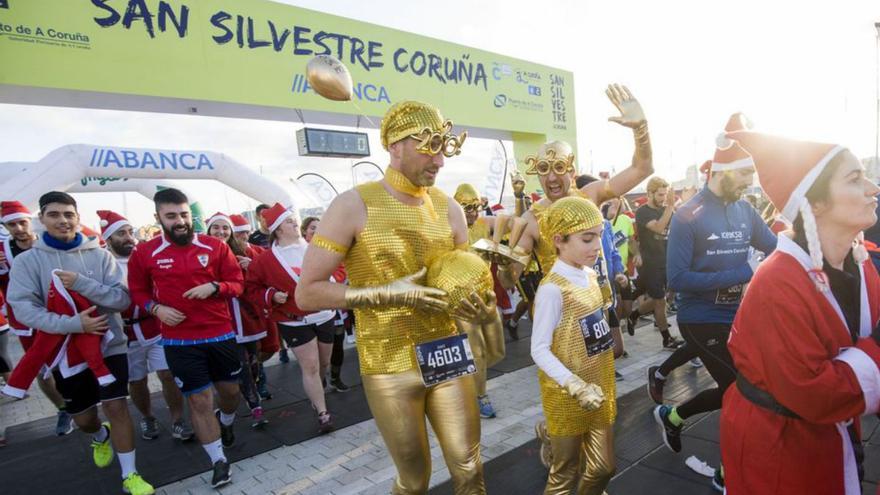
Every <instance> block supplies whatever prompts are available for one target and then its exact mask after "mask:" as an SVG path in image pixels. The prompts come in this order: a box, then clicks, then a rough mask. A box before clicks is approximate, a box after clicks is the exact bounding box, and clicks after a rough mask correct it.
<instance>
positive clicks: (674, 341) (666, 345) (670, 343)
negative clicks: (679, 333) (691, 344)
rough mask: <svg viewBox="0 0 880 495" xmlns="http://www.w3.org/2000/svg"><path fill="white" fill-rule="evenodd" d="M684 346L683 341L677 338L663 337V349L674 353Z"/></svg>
mask: <svg viewBox="0 0 880 495" xmlns="http://www.w3.org/2000/svg"><path fill="white" fill-rule="evenodd" d="M683 345H684V341H683V340H681V339H679V338H678V337H671V336H670V337H668V338H667V337H663V349H665V350H667V351H674V350H676V349H678V348H679V347H681V346H683Z"/></svg>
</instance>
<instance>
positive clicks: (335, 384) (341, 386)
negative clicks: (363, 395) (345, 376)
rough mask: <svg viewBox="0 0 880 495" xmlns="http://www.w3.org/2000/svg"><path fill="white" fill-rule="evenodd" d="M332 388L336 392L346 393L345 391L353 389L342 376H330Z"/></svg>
mask: <svg viewBox="0 0 880 495" xmlns="http://www.w3.org/2000/svg"><path fill="white" fill-rule="evenodd" d="M330 388H331V389H332V390H333V391H334V392H342V393H345V392H348V391H349V390H351V387H349V386H348V385H346V384H345V383H344V382H343V381H342V378H339V377H336V378H330Z"/></svg>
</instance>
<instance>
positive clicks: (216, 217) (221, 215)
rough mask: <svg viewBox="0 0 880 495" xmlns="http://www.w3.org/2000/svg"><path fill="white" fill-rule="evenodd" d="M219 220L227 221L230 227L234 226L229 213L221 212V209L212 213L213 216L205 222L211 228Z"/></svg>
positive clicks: (207, 227) (206, 226)
mask: <svg viewBox="0 0 880 495" xmlns="http://www.w3.org/2000/svg"><path fill="white" fill-rule="evenodd" d="M217 222H226V223H227V224H228V225H229V228H232V219H231V218H229V216H228V215H227V214H225V213H220V212H219V211H218V212H217V213H214V214H213V215H211V218H209V219H208V221H207V222H205V228H206V229H208V230H211V225H214V224H215V223H217Z"/></svg>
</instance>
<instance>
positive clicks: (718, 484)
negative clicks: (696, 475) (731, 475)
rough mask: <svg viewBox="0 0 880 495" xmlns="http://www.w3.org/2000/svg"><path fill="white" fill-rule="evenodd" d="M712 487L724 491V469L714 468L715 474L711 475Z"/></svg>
mask: <svg viewBox="0 0 880 495" xmlns="http://www.w3.org/2000/svg"><path fill="white" fill-rule="evenodd" d="M712 488H714V489H715V490H716V491H719V492H722V493H723V492H724V470H723V469H721V468H720V467H719V468H718V469H716V470H715V476H712Z"/></svg>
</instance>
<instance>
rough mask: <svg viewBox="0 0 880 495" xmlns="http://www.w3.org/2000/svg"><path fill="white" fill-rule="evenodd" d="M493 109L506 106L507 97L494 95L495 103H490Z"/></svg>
mask: <svg viewBox="0 0 880 495" xmlns="http://www.w3.org/2000/svg"><path fill="white" fill-rule="evenodd" d="M492 104H493V105H495V108H501V107H503V106H504V105H507V95H495V101H493V102H492Z"/></svg>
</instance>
